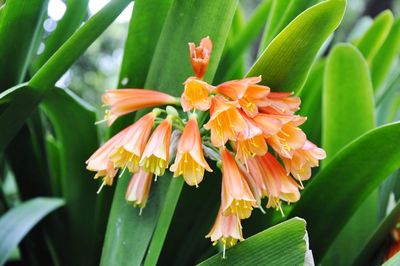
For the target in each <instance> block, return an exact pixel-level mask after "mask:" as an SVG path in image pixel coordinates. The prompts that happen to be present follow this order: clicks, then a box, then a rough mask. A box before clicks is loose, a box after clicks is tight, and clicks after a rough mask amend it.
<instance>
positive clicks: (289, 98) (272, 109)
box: [260, 92, 301, 115]
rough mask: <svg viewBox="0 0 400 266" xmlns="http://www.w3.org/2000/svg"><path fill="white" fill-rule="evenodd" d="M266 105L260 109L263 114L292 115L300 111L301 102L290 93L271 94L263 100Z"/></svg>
mask: <svg viewBox="0 0 400 266" xmlns="http://www.w3.org/2000/svg"><path fill="white" fill-rule="evenodd" d="M265 103H266V105H264V106H262V107H260V111H261V112H263V113H271V114H285V115H292V114H294V113H295V112H296V111H298V110H299V109H300V103H301V100H300V98H299V97H294V96H293V93H292V92H271V93H269V94H268V95H267V97H266V99H265Z"/></svg>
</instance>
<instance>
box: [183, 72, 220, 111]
mask: <svg viewBox="0 0 400 266" xmlns="http://www.w3.org/2000/svg"><path fill="white" fill-rule="evenodd" d="M184 85H185V90H184V91H183V94H182V97H181V104H182V109H183V111H185V112H187V111H190V110H192V109H198V110H200V111H207V110H208V109H209V108H210V105H211V98H210V97H209V93H210V92H211V90H212V89H213V86H211V85H209V84H208V83H206V82H204V81H202V80H199V79H196V78H188V79H187V80H186V81H185V83H184Z"/></svg>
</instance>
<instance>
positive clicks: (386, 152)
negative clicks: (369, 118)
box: [290, 123, 400, 261]
mask: <svg viewBox="0 0 400 266" xmlns="http://www.w3.org/2000/svg"><path fill="white" fill-rule="evenodd" d="M399 135H400V123H393V124H389V125H386V126H382V127H379V128H377V129H374V130H372V131H369V132H368V133H366V134H364V135H362V136H361V137H360V138H358V139H356V140H355V141H353V142H351V143H350V144H349V145H347V146H346V147H345V148H343V149H342V150H341V151H340V152H338V154H337V155H336V156H335V157H334V158H332V160H331V162H330V163H329V164H328V165H327V166H326V167H325V168H324V169H323V170H322V171H321V172H319V173H318V175H317V176H315V177H314V180H313V181H312V182H311V183H310V184H309V185H308V186H307V187H306V189H305V191H304V193H303V195H302V198H301V200H300V201H299V202H298V203H297V204H296V205H295V207H294V209H293V211H292V212H291V213H290V217H293V216H299V217H302V218H304V219H306V221H307V224H308V226H309V233H310V244H311V246H312V249H313V250H314V255H315V258H316V260H317V261H320V260H321V258H322V257H323V255H324V254H325V252H326V250H327V249H328V247H329V246H330V245H331V243H332V241H333V240H334V239H335V237H336V236H337V235H338V233H339V232H340V230H341V229H342V227H343V225H345V224H346V222H347V221H348V220H349V219H350V217H351V216H352V214H353V213H354V212H355V210H356V209H357V208H358V207H359V206H360V204H361V203H362V202H363V200H365V198H366V197H367V196H368V195H369V194H370V193H371V192H372V191H373V190H374V189H376V188H377V187H378V186H379V184H380V183H381V182H382V181H383V180H384V179H385V178H386V177H387V176H388V175H389V174H390V173H392V172H393V171H394V170H396V169H397V168H398V167H399V166H400V146H399V145H395V144H396V143H397V142H398V136H399ZM338 180H340V181H341V182H338Z"/></svg>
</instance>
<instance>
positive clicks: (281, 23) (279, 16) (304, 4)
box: [259, 0, 318, 53]
mask: <svg viewBox="0 0 400 266" xmlns="http://www.w3.org/2000/svg"><path fill="white" fill-rule="evenodd" d="M317 2H318V0H302V1H297V0H286V1H281V0H275V5H276V8H275V11H273V13H272V14H271V17H274V18H272V20H271V22H270V23H268V24H267V25H266V32H265V33H264V36H263V38H262V42H261V45H260V49H259V52H260V53H262V51H263V50H264V49H265V48H266V47H267V46H268V44H269V43H270V42H271V40H272V39H273V38H275V36H276V35H277V34H278V33H279V32H281V31H282V30H283V29H284V28H285V27H286V26H287V25H288V24H289V23H290V22H291V21H292V20H293V19H294V18H295V17H297V16H298V15H299V14H300V13H301V12H303V11H304V10H306V9H307V8H309V7H310V6H312V5H314V4H316V3H317Z"/></svg>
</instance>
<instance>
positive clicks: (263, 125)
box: [253, 114, 283, 137]
mask: <svg viewBox="0 0 400 266" xmlns="http://www.w3.org/2000/svg"><path fill="white" fill-rule="evenodd" d="M253 121H254V123H255V124H256V125H257V126H258V127H259V128H260V129H261V130H262V132H263V134H264V136H265V137H270V136H273V135H275V134H277V133H278V132H279V131H280V130H281V128H282V125H283V123H282V121H281V120H280V119H277V118H275V117H274V116H272V115H269V114H258V115H256V116H255V117H254V118H253Z"/></svg>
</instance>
